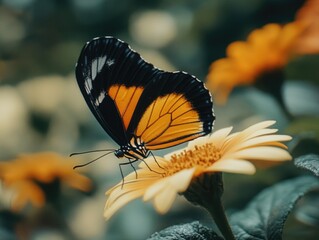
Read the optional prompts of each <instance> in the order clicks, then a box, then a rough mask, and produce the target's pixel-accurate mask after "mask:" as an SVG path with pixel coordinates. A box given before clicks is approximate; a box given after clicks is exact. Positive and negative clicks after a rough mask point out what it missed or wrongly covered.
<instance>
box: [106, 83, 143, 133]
mask: <svg viewBox="0 0 319 240" xmlns="http://www.w3.org/2000/svg"><path fill="white" fill-rule="evenodd" d="M143 90H144V88H143V87H135V86H134V87H126V86H124V85H118V84H117V85H113V86H111V87H110V88H109V90H108V94H109V96H110V97H111V98H112V99H113V101H114V102H115V104H116V106H117V109H118V111H119V113H120V115H121V117H122V119H123V124H124V127H125V129H126V130H127V128H128V125H129V123H130V121H131V118H132V115H133V113H134V110H135V108H136V105H137V103H138V101H139V99H140V97H141V94H142V92H143Z"/></svg>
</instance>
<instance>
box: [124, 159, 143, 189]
mask: <svg viewBox="0 0 319 240" xmlns="http://www.w3.org/2000/svg"><path fill="white" fill-rule="evenodd" d="M138 160H139V159H134V160H133V161H131V159H129V158H128V162H125V163H120V164H119V167H120V172H121V176H122V188H123V186H124V174H123V170H122V166H124V165H127V164H130V165H131V166H132V168H133V169H134V172H135V176H136V178H137V171H136V169H135V167H134V165H133V163H135V162H136V161H138Z"/></svg>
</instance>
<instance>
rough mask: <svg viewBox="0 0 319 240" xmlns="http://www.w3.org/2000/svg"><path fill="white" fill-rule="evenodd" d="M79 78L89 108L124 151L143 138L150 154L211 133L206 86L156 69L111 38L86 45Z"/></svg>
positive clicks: (121, 43) (211, 122) (77, 70)
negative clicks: (132, 142)
mask: <svg viewBox="0 0 319 240" xmlns="http://www.w3.org/2000/svg"><path fill="white" fill-rule="evenodd" d="M76 76H77V81H78V84H79V87H80V89H81V92H82V94H83V96H84V98H85V100H86V102H87V104H88V106H89V108H90V109H91V111H92V112H93V114H94V115H95V117H96V118H97V120H98V121H99V123H100V124H101V126H102V127H103V128H104V129H105V131H106V132H107V133H108V134H109V135H110V136H111V137H112V138H113V139H114V140H115V141H116V142H117V143H118V144H119V145H121V146H122V145H126V144H127V143H129V141H130V140H131V139H132V137H139V138H140V139H141V140H142V141H143V142H144V143H145V144H146V146H147V148H148V149H161V148H166V147H171V146H174V145H177V144H180V143H183V142H185V141H189V140H191V139H194V138H196V137H199V136H202V135H206V134H208V133H210V132H211V130H212V126H213V121H214V115H213V110H212V107H213V106H212V100H211V96H210V94H209V92H208V91H207V89H206V88H205V87H204V85H203V83H202V82H200V81H199V80H198V79H196V78H195V77H194V76H191V75H189V74H187V73H184V72H174V73H169V72H164V71H162V70H159V69H157V68H155V67H154V66H153V65H152V64H149V63H147V62H146V61H144V60H143V59H142V58H141V57H140V55H139V54H138V53H136V52H135V51H133V50H132V49H131V48H130V47H129V46H128V45H127V44H126V43H124V42H122V41H120V40H118V39H115V38H113V37H102V38H96V39H93V40H92V41H91V42H89V43H87V45H86V46H85V47H84V49H83V50H82V53H81V55H80V58H79V61H78V64H77V67H76Z"/></svg>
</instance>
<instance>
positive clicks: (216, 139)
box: [209, 127, 233, 148]
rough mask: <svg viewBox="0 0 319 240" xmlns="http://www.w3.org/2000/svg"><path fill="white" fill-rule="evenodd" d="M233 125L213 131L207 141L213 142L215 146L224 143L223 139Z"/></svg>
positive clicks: (217, 146)
mask: <svg viewBox="0 0 319 240" xmlns="http://www.w3.org/2000/svg"><path fill="white" fill-rule="evenodd" d="M232 129H233V127H228V128H223V129H220V130H218V131H216V132H214V133H213V134H212V135H211V136H210V138H209V142H211V143H214V145H215V147H216V148H220V147H221V146H222V144H224V142H225V140H226V139H227V136H228V135H229V134H230V132H231V131H232Z"/></svg>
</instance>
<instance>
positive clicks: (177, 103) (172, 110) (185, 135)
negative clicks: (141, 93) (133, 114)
mask: <svg viewBox="0 0 319 240" xmlns="http://www.w3.org/2000/svg"><path fill="white" fill-rule="evenodd" d="M202 132H203V124H202V122H201V121H200V119H199V115H198V113H197V111H196V110H195V109H194V108H193V107H192V105H191V103H190V102H189V101H188V100H187V99H186V98H185V97H184V96H183V94H176V93H172V94H169V95H166V96H163V97H158V98H157V99H156V100H154V101H153V102H152V104H151V105H150V106H149V107H148V108H147V109H146V111H145V113H144V114H143V116H142V118H141V120H140V122H139V124H138V126H137V129H136V132H135V134H136V136H137V137H140V138H141V139H142V141H143V142H145V144H146V146H147V147H148V148H149V149H150V150H152V149H161V148H166V147H171V146H175V145H177V144H180V143H183V142H185V141H189V140H191V139H194V138H196V137H198V136H200V135H201V134H202Z"/></svg>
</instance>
